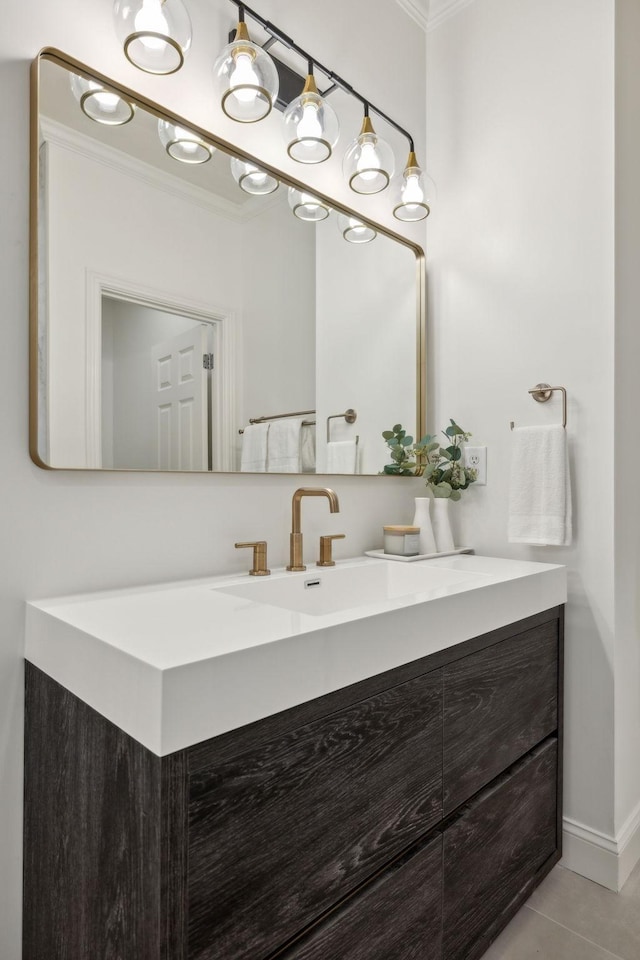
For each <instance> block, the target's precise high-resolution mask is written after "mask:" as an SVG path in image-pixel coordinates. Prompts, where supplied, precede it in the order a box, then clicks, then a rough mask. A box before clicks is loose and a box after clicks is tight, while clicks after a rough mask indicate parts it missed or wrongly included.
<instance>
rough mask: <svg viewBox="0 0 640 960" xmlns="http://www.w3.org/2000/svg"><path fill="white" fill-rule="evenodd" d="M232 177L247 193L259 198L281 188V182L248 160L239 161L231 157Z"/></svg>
mask: <svg viewBox="0 0 640 960" xmlns="http://www.w3.org/2000/svg"><path fill="white" fill-rule="evenodd" d="M231 175H232V176H233V179H234V180H235V181H236V183H237V184H238V186H239V187H240V188H241V189H242V190H244V192H245V193H251V194H253V195H254V196H257V197H262V196H265V195H266V194H268V193H275V191H276V190H277V189H278V187H279V186H280V183H279V181H278V180H276V178H275V177H272V176H271V174H270V173H267V171H266V170H263V169H262V167H258V166H256V164H255V163H249V161H248V160H238V158H237V157H231Z"/></svg>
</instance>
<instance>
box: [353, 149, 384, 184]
mask: <svg viewBox="0 0 640 960" xmlns="http://www.w3.org/2000/svg"><path fill="white" fill-rule="evenodd" d="M379 169H380V157H379V156H378V154H377V153H376V148H375V147H374V145H373V143H371V142H370V141H369V140H366V141H365V142H364V143H363V144H362V151H361V153H360V157H359V158H358V162H357V164H356V170H357V171H358V173H359V174H360V177H361V178H362V179H363V180H374V179H375V178H376V177H377V176H378V170H379Z"/></svg>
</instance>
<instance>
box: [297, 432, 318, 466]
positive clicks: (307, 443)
mask: <svg viewBox="0 0 640 960" xmlns="http://www.w3.org/2000/svg"><path fill="white" fill-rule="evenodd" d="M300 456H301V460H302V472H303V473H315V472H316V427H315V424H311V423H308V424H307V425H306V426H303V427H302V453H301V454H300Z"/></svg>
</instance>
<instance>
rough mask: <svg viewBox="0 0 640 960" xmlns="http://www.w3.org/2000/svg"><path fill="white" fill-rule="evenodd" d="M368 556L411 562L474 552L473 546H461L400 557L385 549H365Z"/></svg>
mask: <svg viewBox="0 0 640 960" xmlns="http://www.w3.org/2000/svg"><path fill="white" fill-rule="evenodd" d="M364 553H365V556H366V557H377V558H378V559H379V560H402V561H403V563H407V562H409V563H411V561H412V560H433V559H434V558H435V557H453V556H455V555H456V554H458V553H473V547H459V548H458V549H457V550H446V551H444V552H443V553H419V554H416V556H415V557H400V556H398V555H397V554H395V553H385V552H384V550H365V552H364Z"/></svg>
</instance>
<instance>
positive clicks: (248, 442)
mask: <svg viewBox="0 0 640 960" xmlns="http://www.w3.org/2000/svg"><path fill="white" fill-rule="evenodd" d="M270 426H271V424H270V423H250V424H249V425H248V426H246V427H245V428H244V433H243V434H242V455H241V458H240V470H241V471H243V472H246V473H264V472H265V470H266V469H267V447H268V442H269V427H270Z"/></svg>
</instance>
